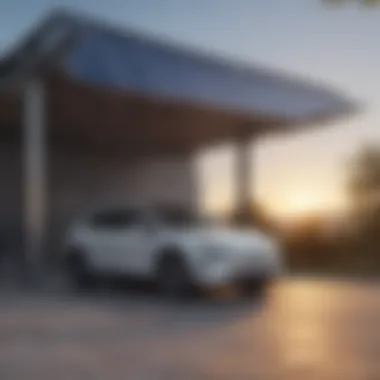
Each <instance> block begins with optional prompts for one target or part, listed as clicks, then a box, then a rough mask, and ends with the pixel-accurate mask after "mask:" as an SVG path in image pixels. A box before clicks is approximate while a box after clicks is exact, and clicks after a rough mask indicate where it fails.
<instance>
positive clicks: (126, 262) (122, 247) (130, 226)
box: [114, 210, 153, 276]
mask: <svg viewBox="0 0 380 380" xmlns="http://www.w3.org/2000/svg"><path fill="white" fill-rule="evenodd" d="M126 219H127V220H126V222H127V223H125V226H124V229H123V234H120V235H119V236H118V238H117V239H116V240H115V242H114V243H115V245H116V246H117V247H115V249H114V252H115V255H118V257H119V258H118V259H116V260H115V261H116V262H118V264H119V265H120V267H121V268H123V271H124V272H125V273H128V274H131V275H137V276H147V275H149V273H150V270H151V268H150V267H151V262H150V261H151V252H152V250H153V246H152V244H153V241H152V236H151V234H150V231H149V229H148V226H147V223H146V218H145V213H144V212H143V211H142V210H129V212H128V218H126Z"/></svg>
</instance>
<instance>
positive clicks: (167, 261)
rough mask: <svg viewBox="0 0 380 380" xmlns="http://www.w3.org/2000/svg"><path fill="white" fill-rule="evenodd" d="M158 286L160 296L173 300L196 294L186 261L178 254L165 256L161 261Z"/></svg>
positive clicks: (158, 271)
mask: <svg viewBox="0 0 380 380" xmlns="http://www.w3.org/2000/svg"><path fill="white" fill-rule="evenodd" d="M156 284H157V287H158V290H159V292H160V294H161V295H163V296H165V297H168V298H171V299H181V298H188V297H189V296H193V295H195V293H196V292H195V286H194V284H193V281H192V279H191V275H190V270H189V268H188V266H187V264H186V261H185V260H184V259H183V258H182V257H181V256H180V255H179V254H178V253H169V254H164V255H162V257H161V258H160V259H159V261H158V263H157V268H156Z"/></svg>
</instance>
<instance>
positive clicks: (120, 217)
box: [90, 209, 141, 230]
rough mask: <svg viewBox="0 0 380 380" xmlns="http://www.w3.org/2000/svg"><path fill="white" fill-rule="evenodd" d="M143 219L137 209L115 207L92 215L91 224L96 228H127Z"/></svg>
mask: <svg viewBox="0 0 380 380" xmlns="http://www.w3.org/2000/svg"><path fill="white" fill-rule="evenodd" d="M140 221H141V216H140V213H139V212H138V211H137V210H123V209H114V210H106V211H101V212H98V213H96V214H94V215H93V216H92V217H91V220H90V224H91V226H92V227H94V228H96V229H107V230H115V229H126V228H129V227H133V226H135V225H137V224H138V223H139V222H140Z"/></svg>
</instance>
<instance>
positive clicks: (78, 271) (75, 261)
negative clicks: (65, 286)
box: [66, 251, 96, 290]
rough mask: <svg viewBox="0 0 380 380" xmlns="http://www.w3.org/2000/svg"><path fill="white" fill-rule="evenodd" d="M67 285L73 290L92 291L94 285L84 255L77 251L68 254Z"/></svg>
mask: <svg viewBox="0 0 380 380" xmlns="http://www.w3.org/2000/svg"><path fill="white" fill-rule="evenodd" d="M66 269H67V275H68V279H69V284H70V286H72V287H73V288H74V289H76V290H77V289H92V288H94V286H95V284H96V280H95V276H94V274H93V273H92V271H91V269H90V267H89V265H88V263H87V261H86V259H85V257H84V255H83V254H82V253H80V252H78V251H75V252H71V253H69V254H68V257H67V262H66Z"/></svg>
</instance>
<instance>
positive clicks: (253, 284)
mask: <svg viewBox="0 0 380 380" xmlns="http://www.w3.org/2000/svg"><path fill="white" fill-rule="evenodd" d="M269 283H270V281H269V280H268V279H266V278H260V279H253V280H249V281H243V282H242V283H241V284H240V285H239V289H240V291H241V293H242V294H243V295H244V296H248V297H251V296H253V297H262V296H265V294H266V292H267V289H268V287H269Z"/></svg>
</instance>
